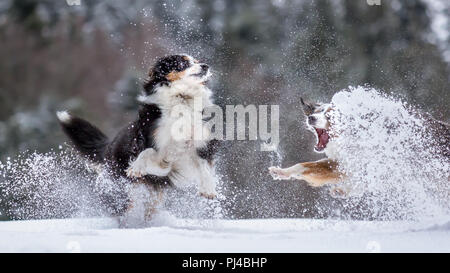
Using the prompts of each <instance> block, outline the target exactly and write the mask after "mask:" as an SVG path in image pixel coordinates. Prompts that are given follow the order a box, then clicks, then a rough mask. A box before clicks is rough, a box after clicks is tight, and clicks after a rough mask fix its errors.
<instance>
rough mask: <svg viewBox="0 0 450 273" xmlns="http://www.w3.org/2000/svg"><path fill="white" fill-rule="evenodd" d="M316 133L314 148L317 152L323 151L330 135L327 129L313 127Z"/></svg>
mask: <svg viewBox="0 0 450 273" xmlns="http://www.w3.org/2000/svg"><path fill="white" fill-rule="evenodd" d="M314 129H315V130H316V133H317V144H316V146H315V147H314V149H315V150H316V151H318V152H321V151H323V149H325V148H326V147H327V144H328V141H329V139H330V136H329V135H328V132H327V130H325V129H318V128H314Z"/></svg>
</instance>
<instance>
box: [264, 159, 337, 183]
mask: <svg viewBox="0 0 450 273" xmlns="http://www.w3.org/2000/svg"><path fill="white" fill-rule="evenodd" d="M269 172H270V174H271V175H272V177H273V178H274V179H276V180H288V179H291V178H294V179H299V180H305V181H306V182H308V184H309V185H311V186H313V187H320V186H323V185H325V184H335V183H338V182H339V181H341V180H342V179H343V178H344V174H342V173H341V172H340V171H339V169H338V163H337V162H336V161H334V160H331V159H322V160H319V161H314V162H304V163H299V164H296V165H294V166H292V167H289V168H285V169H282V168H279V167H270V168H269Z"/></svg>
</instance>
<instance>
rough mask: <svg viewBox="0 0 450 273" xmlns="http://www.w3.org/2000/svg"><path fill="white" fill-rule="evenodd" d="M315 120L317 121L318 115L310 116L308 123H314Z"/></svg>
mask: <svg viewBox="0 0 450 273" xmlns="http://www.w3.org/2000/svg"><path fill="white" fill-rule="evenodd" d="M314 122H316V117H313V116H309V117H308V123H309V124H311V125H312V124H313V123H314Z"/></svg>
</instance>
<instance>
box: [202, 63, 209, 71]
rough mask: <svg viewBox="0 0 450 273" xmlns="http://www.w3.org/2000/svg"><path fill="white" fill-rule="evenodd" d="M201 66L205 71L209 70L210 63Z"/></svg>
mask: <svg viewBox="0 0 450 273" xmlns="http://www.w3.org/2000/svg"><path fill="white" fill-rule="evenodd" d="M201 68H202V70H203V71H208V69H209V65H207V64H202V65H201Z"/></svg>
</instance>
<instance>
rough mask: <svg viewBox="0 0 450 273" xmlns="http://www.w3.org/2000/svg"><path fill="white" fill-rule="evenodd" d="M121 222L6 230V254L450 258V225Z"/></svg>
mask: <svg viewBox="0 0 450 273" xmlns="http://www.w3.org/2000/svg"><path fill="white" fill-rule="evenodd" d="M158 222H160V223H159V224H153V226H152V227H148V228H142V229H119V228H118V223H117V220H116V219H112V218H95V219H62V220H34V221H10V222H0V252H257V253H261V252H450V222H444V223H442V224H438V225H436V224H435V225H430V224H423V223H422V224H418V223H412V222H404V221H399V222H372V221H342V220H313V219H260V220H187V219H175V218H173V217H167V216H165V217H164V219H163V220H162V221H158Z"/></svg>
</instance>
